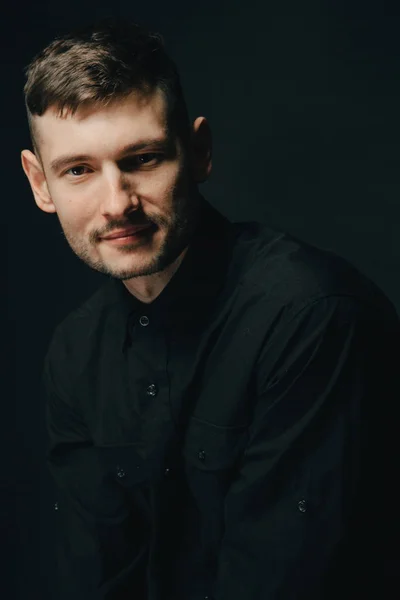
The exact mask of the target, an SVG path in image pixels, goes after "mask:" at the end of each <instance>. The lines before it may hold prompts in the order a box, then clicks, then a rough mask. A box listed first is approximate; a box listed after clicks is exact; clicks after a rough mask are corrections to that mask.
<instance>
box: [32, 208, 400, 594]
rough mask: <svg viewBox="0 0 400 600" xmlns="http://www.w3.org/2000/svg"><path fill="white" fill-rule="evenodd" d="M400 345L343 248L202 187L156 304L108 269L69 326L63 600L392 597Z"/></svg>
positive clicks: (390, 310) (55, 363)
mask: <svg viewBox="0 0 400 600" xmlns="http://www.w3.org/2000/svg"><path fill="white" fill-rule="evenodd" d="M399 355H400V322H399V319H398V316H397V314H396V311H395V309H394V307H393V305H392V303H391V302H390V301H389V300H388V299H387V297H386V296H385V295H384V294H383V293H382V291H381V290H380V289H379V288H378V287H377V286H376V285H375V284H374V283H372V282H371V281H370V280H369V279H368V278H367V277H365V276H364V275H363V274H361V273H360V272H359V271H358V270H356V269H355V268H354V267H353V266H351V265H350V264H349V263H348V262H347V261H346V260H345V259H343V258H341V257H339V256H337V255H336V254H335V253H334V252H332V251H329V250H326V249H321V248H316V247H315V246H312V245H310V244H307V243H305V242H304V241H300V240H298V239H296V238H295V237H293V236H291V235H289V234H287V233H284V232H280V231H277V230H275V229H272V228H270V227H268V226H267V225H264V224H260V223H256V222H246V223H243V222H241V223H231V222H230V221H229V220H228V219H226V218H225V217H224V216H223V215H221V214H220V213H219V212H218V211H217V210H216V209H215V208H213V207H212V206H211V205H210V204H209V203H208V202H207V201H205V200H204V202H203V209H202V213H201V220H200V222H199V225H198V228H197V230H196V233H195V235H194V237H193V240H192V242H191V244H190V246H189V250H188V252H187V254H186V255H185V257H184V260H183V262H182V264H181V265H180V267H179V269H178V270H177V272H176V273H175V275H174V276H173V277H172V279H171V280H170V282H169V283H168V285H167V286H166V287H165V288H164V290H163V291H162V293H161V294H160V295H159V296H158V297H157V298H156V299H155V300H154V301H153V302H152V303H150V304H145V303H142V302H140V301H139V300H138V299H136V298H135V297H134V296H132V295H131V294H130V293H129V292H128V291H127V289H126V288H125V286H124V285H123V283H122V282H121V281H118V280H114V279H111V278H105V283H104V285H102V286H101V287H100V289H99V290H98V291H97V292H96V293H95V294H94V295H93V296H92V297H91V298H90V299H88V300H87V301H86V302H85V303H84V304H83V305H82V306H81V307H79V309H77V310H74V311H73V312H72V313H71V314H69V315H68V316H67V318H66V319H65V320H64V321H63V322H61V323H60V324H59V325H58V326H57V327H56V329H55V332H54V335H53V338H52V341H51V343H50V346H49V350H48V353H47V355H46V358H45V363H44V377H43V381H44V385H45V390H46V402H47V405H46V406H47V409H46V418H47V426H48V433H49V450H48V464H49V468H50V471H51V473H52V476H53V477H54V480H55V482H56V486H57V488H56V489H57V508H58V511H57V517H56V522H57V564H58V572H57V579H58V582H59V589H58V591H57V593H56V596H55V598H56V600H67V599H68V600H100V599H102V600H105V599H107V600H127V599H130V600H205V599H207V598H208V599H210V600H211V599H213V600H322V599H324V600H325V599H327V598H329V599H330V598H332V599H333V598H335V600H336V599H339V598H340V599H341V600H343V599H344V598H352V599H354V598H358V597H360V598H361V597H363V596H364V595H365V594H367V595H368V594H369V592H372V589H376V595H375V596H368V597H376V598H380V599H381V598H383V597H384V590H383V587H384V577H383V574H384V569H385V565H387V564H389V562H388V561H391V560H393V557H394V548H393V547H392V542H391V540H392V538H393V539H394V540H396V536H397V535H398V524H399V521H398V517H397V512H398V508H397V505H396V502H397V499H396V500H395V496H394V490H392V489H390V485H391V482H392V481H393V480H394V479H395V477H394V473H395V472H394V471H393V469H394V468H396V469H397V467H398V451H397V446H396V444H395V439H396V437H395V434H396V431H397V421H396V414H397V404H398V401H399V399H400V394H399ZM391 431H393V432H394V435H391V433H390V432H391ZM397 470H398V469H397ZM392 509H393V511H392ZM372 586H375V588H373V587H372Z"/></svg>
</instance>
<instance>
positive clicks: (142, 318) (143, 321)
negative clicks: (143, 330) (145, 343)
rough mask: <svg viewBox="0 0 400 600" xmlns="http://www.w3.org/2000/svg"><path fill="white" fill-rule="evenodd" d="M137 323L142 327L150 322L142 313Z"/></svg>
mask: <svg viewBox="0 0 400 600" xmlns="http://www.w3.org/2000/svg"><path fill="white" fill-rule="evenodd" d="M139 323H140V324H141V325H142V326H143V327H147V325H148V324H149V323H150V321H149V318H148V317H146V315H143V316H141V317H140V319H139Z"/></svg>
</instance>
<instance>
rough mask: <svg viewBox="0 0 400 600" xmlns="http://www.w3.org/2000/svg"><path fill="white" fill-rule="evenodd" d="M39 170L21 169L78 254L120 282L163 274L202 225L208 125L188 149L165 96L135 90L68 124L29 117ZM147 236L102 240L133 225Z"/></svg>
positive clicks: (67, 119)
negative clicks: (201, 189) (199, 223)
mask: <svg viewBox="0 0 400 600" xmlns="http://www.w3.org/2000/svg"><path fill="white" fill-rule="evenodd" d="M33 121H34V128H35V132H36V139H37V143H38V147H39V151H40V158H41V162H40V161H39V160H38V159H37V157H36V156H35V155H34V154H33V153H32V152H30V151H29V150H24V151H23V152H22V164H23V168H24V170H25V173H26V175H27V177H28V179H29V182H30V184H31V187H32V191H33V194H34V197H35V201H36V203H37V205H38V206H39V208H40V209H41V210H43V211H45V212H56V213H57V216H58V218H59V221H60V224H61V227H62V230H63V232H64V235H65V237H66V239H67V241H68V243H69V245H70V247H71V249H72V250H73V252H74V253H75V254H76V255H77V256H78V257H79V258H80V259H82V260H83V261H84V262H85V263H86V264H87V265H88V266H89V267H91V268H93V269H95V270H97V271H100V272H101V273H104V274H107V275H110V276H112V277H115V278H117V279H125V280H126V279H130V278H135V277H139V276H146V275H151V274H154V273H158V272H160V271H162V270H163V269H165V268H166V267H167V266H168V265H170V264H171V263H172V262H173V261H174V260H175V259H177V257H178V256H179V255H180V254H181V253H182V252H183V251H184V249H185V248H186V246H187V244H188V243H189V242H190V237H191V234H192V232H193V229H194V227H195V225H196V220H197V214H198V213H197V209H198V206H199V198H200V197H199V194H198V191H197V183H198V182H200V181H204V180H205V179H206V178H207V176H208V174H209V172H210V169H211V158H210V157H211V151H210V147H209V143H208V142H209V135H208V127H207V122H206V120H205V119H204V118H203V117H199V118H198V119H197V120H196V121H195V123H194V125H193V132H192V140H194V141H192V146H191V147H190V148H183V147H182V144H181V142H180V141H179V139H178V138H177V136H176V135H175V133H174V132H173V131H171V130H169V129H168V127H167V125H168V124H167V110H166V102H165V98H164V95H163V93H162V92H161V91H160V90H156V91H155V92H154V93H152V94H140V93H138V92H135V93H132V94H131V95H129V96H127V97H125V98H123V99H118V100H114V101H113V102H112V103H110V104H109V105H108V106H98V105H93V104H92V105H88V106H82V107H81V108H79V110H78V111H77V112H76V113H74V114H73V115H71V114H69V115H67V116H63V117H62V118H61V117H60V116H58V114H57V111H56V110H55V109H54V108H51V109H48V110H47V111H46V112H45V113H44V115H42V116H40V117H38V116H35V117H33ZM142 225H150V227H149V228H148V229H145V230H143V233H138V234H137V235H136V236H134V237H130V238H129V237H127V238H125V239H123V238H120V239H117V240H115V239H114V240H110V239H104V237H105V236H110V235H113V234H115V233H117V232H118V231H120V230H122V229H124V228H127V227H129V226H131V227H132V226H142Z"/></svg>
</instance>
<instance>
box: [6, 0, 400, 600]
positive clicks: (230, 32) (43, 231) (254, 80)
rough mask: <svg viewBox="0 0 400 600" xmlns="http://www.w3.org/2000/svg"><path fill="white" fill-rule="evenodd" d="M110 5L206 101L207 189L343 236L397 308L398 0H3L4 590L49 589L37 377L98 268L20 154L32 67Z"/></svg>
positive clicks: (20, 593)
mask: <svg viewBox="0 0 400 600" xmlns="http://www.w3.org/2000/svg"><path fill="white" fill-rule="evenodd" d="M107 15H124V16H126V17H129V18H131V19H133V20H137V21H139V22H140V23H142V24H144V25H147V26H148V27H149V28H150V29H153V30H156V31H160V32H161V33H162V34H163V35H164V37H165V41H166V44H167V48H168V49H169V51H170V54H171V55H172V56H173V58H175V60H176V62H177V64H178V66H179V68H180V72H181V77H182V83H183V87H184V90H185V92H186V97H187V101H188V105H189V110H190V115H191V117H192V118H193V119H194V118H195V117H196V116H199V115H205V116H206V117H208V119H209V121H210V123H211V126H212V129H213V132H214V172H213V174H212V176H211V179H210V180H209V182H207V183H206V184H204V185H203V186H202V192H203V193H204V195H205V196H206V197H207V199H208V200H209V201H210V202H211V203H212V204H213V205H214V206H215V207H216V208H218V209H219V210H220V211H221V212H223V213H224V214H225V215H227V216H228V217H229V218H230V219H231V220H241V221H242V220H259V221H263V222H266V223H270V224H272V225H274V226H277V227H281V228H283V229H286V230H288V231H290V232H292V233H294V234H295V235H297V236H299V237H300V238H303V239H305V240H307V241H309V242H312V243H315V244H317V245H319V246H323V247H328V248H331V249H334V250H336V251H337V252H338V253H339V254H342V255H343V256H345V257H347V258H348V259H349V260H350V261H351V262H353V263H354V264H355V265H356V266H358V268H359V269H361V270H362V271H364V272H365V273H367V274H368V275H369V276H370V277H371V279H373V280H374V281H375V282H376V283H378V285H380V287H381V288H382V289H383V290H384V291H385V292H386V294H387V295H388V296H389V298H391V299H392V301H393V302H394V304H395V305H396V307H397V308H398V310H399V309H400V276H399V273H400V235H399V231H400V199H399V197H400V194H399V192H400V184H399V181H400V178H399V164H400V163H399V159H400V102H399V100H400V41H399V39H400V33H399V32H400V20H399V8H397V7H396V4H394V3H387V2H383V1H382V0H376V1H368V0H366V1H364V2H361V1H358V2H354V1H351V0H347V1H345V0H330V1H324V0H320V1H319V2H318V1H316V0H305V1H304V2H298V1H296V0H291V1H288V0H283V1H280V2H278V1H275V2H270V1H265V2H261V1H258V2H256V1H254V0H246V2H243V1H237V0H230V1H222V0H212V1H211V0H203V1H202V2H201V3H200V2H195V1H193V2H180V1H178V0H171V1H169V2H165V1H163V0H153V1H152V2H141V3H134V2H130V1H129V2H128V1H127V0H126V1H125V2H120V3H118V2H112V3H111V2H108V3H105V2H101V1H99V2H87V1H85V0H81V1H80V2H77V1H76V0H70V1H69V2H67V3H65V2H60V3H56V2H54V3H50V2H47V3H46V2H43V3H39V4H36V3H34V4H33V5H32V6H31V7H30V8H29V7H27V6H23V5H21V4H18V5H15V6H14V7H13V6H11V7H9V14H8V13H7V14H4V13H3V15H2V19H3V23H2V24H3V26H4V25H5V26H6V29H7V31H6V32H5V33H4V35H3V36H2V45H3V44H4V47H3V55H4V58H5V61H4V69H3V77H2V94H1V96H2V102H4V101H6V108H5V112H4V110H3V111H2V112H3V119H2V121H3V122H2V134H3V135H2V148H3V150H2V156H3V157H4V156H6V157H7V158H9V159H10V161H9V162H8V164H7V166H5V165H4V163H3V168H4V169H5V172H4V171H3V175H2V182H3V186H2V197H3V202H4V204H3V206H5V208H6V210H5V211H4V210H3V211H1V213H2V214H1V218H2V222H3V219H5V220H4V223H5V227H4V228H3V227H2V231H3V232H6V233H8V238H6V239H7V243H8V247H7V248H6V250H5V251H4V252H2V256H5V255H6V253H7V252H8V258H7V267H8V273H6V274H8V283H7V282H6V284H5V286H4V287H3V294H2V298H4V297H6V296H7V297H8V306H7V313H6V314H7V321H8V326H9V331H11V333H12V336H13V339H12V341H11V342H10V343H9V344H8V346H7V349H6V351H5V352H4V353H3V359H4V360H3V369H4V372H5V375H6V378H7V376H8V375H9V374H10V373H11V374H12V375H14V374H15V376H16V377H15V383H16V386H15V385H14V388H15V387H16V403H15V404H14V403H12V402H9V398H10V397H13V396H12V394H11V396H10V394H9V393H8V392H7V391H6V390H7V389H8V388H7V387H6V385H5V386H4V387H3V389H4V390H5V394H4V397H3V402H2V403H1V406H2V409H1V410H2V412H1V415H2V419H1V421H2V424H3V426H4V429H5V431H4V434H3V435H2V440H3V442H5V443H4V450H3V452H2V454H3V462H2V464H3V467H2V469H1V478H2V480H3V478H4V476H5V480H4V481H5V485H3V484H2V489H3V490H5V491H6V495H5V496H4V498H5V503H3V500H2V513H3V512H4V511H3V506H6V512H5V513H4V514H5V520H4V522H5V523H6V526H5V527H4V528H3V530H2V534H1V536H2V537H1V540H2V560H1V565H0V567H1V570H2V572H0V581H1V584H0V585H1V586H2V589H1V590H0V597H1V598H3V597H4V599H6V598H7V600H8V598H12V597H17V598H19V599H21V600H22V599H24V600H25V599H26V600H28V599H29V600H30V599H33V598H40V599H41V600H49V598H50V593H49V589H50V587H51V581H52V572H53V570H54V558H53V556H54V552H53V541H54V540H53V524H54V516H55V515H54V509H53V505H54V502H55V495H54V490H53V486H52V482H51V481H50V479H49V475H48V473H47V470H46V467H45V462H44V461H45V443H46V437H45V428H44V399H43V397H42V396H41V394H40V386H39V378H40V374H41V368H42V361H43V357H44V353H45V351H46V349H47V346H48V343H49V341H50V336H51V334H52V331H53V329H54V327H55V325H56V324H57V323H58V322H59V321H60V320H61V319H62V318H63V317H64V316H65V315H66V314H67V313H68V312H70V311H71V310H72V309H73V308H75V307H76V306H77V305H79V304H80V303H81V302H82V301H83V300H84V299H85V298H86V297H87V296H88V295H90V294H91V293H92V292H93V291H94V289H95V288H96V287H97V286H98V285H99V284H100V283H101V282H102V281H103V278H102V276H101V275H99V274H97V273H95V272H93V271H90V270H89V269H88V268H87V267H86V266H85V265H83V264H82V263H80V261H79V260H78V259H77V258H76V257H75V255H74V254H73V253H72V251H71V250H70V249H69V247H68V246H67V243H66V241H65V239H64V238H63V236H62V235H61V227H60V226H59V223H58V220H57V217H56V215H47V214H45V213H43V212H41V211H40V210H39V209H38V208H37V207H36V204H35V203H34V200H33V196H32V194H31V191H30V188H29V185H28V181H27V180H26V178H25V175H24V173H23V171H22V168H21V165H20V156H19V155H20V151H21V150H22V149H23V148H28V147H30V141H29V137H28V128H27V123H26V117H25V111H24V104H23V95H22V87H23V83H24V75H23V68H24V66H25V65H27V63H28V62H29V61H30V60H31V58H32V57H33V55H34V54H35V53H36V52H38V51H39V50H40V49H41V48H42V47H43V46H44V45H46V44H47V43H48V42H50V41H51V39H53V37H54V36H55V35H57V34H58V33H62V32H64V31H66V30H68V29H69V28H71V27H73V26H75V25H77V24H81V23H85V22H89V21H91V20H92V19H94V18H95V17H96V18H97V17H101V16H107ZM4 115H5V118H4ZM1 237H2V244H3V243H4V239H5V238H4V236H1ZM3 272H4V271H3ZM7 292H8V295H7ZM2 312H3V311H2ZM14 349H15V351H16V352H15V356H16V361H15V369H14V367H13V366H12V365H11V362H10V356H12V354H13V352H14ZM10 389H12V388H10ZM389 418H390V417H389ZM14 423H15V427H14ZM10 490H11V491H10ZM15 490H16V493H15ZM14 551H16V554H14ZM377 551H378V552H379V549H377ZM14 557H15V560H14ZM7 559H8V560H7ZM14 575H17V579H16V581H17V583H15V579H14V577H13V576H14ZM5 590H9V591H7V592H5Z"/></svg>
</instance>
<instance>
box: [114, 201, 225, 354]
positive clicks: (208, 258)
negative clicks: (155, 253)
mask: <svg viewBox="0 0 400 600" xmlns="http://www.w3.org/2000/svg"><path fill="white" fill-rule="evenodd" d="M234 238H235V228H234V225H233V223H231V222H230V221H229V220H228V219H227V218H226V217H225V216H224V215H222V214H221V213H220V212H219V211H218V210H217V209H215V208H214V207H213V206H211V204H210V203H209V202H208V201H207V200H205V199H204V198H202V204H201V210H200V215H199V221H198V224H197V227H196V230H195V232H194V234H193V237H192V240H191V242H190V244H189V247H188V250H187V252H186V254H185V256H184V258H183V260H182V262H181V264H180V266H179V268H178V269H177V271H176V272H175V273H174V275H173V276H172V278H171V279H170V281H169V282H168V284H167V285H166V286H165V288H164V289H163V290H162V292H161V293H160V294H159V296H157V298H156V299H155V300H154V301H153V302H151V303H149V304H146V303H144V302H141V301H140V300H139V299H138V298H136V297H135V296H133V295H132V294H131V293H130V292H129V291H128V290H127V288H126V287H125V285H124V284H123V282H122V281H120V280H118V279H110V280H109V281H108V282H107V284H106V290H105V292H106V294H107V296H108V298H111V300H112V305H113V316H114V323H113V326H114V327H116V328H117V331H118V333H117V335H118V336H120V342H121V345H122V346H123V347H125V344H126V343H129V340H130V329H131V325H132V320H133V319H135V318H138V317H139V316H141V315H146V316H148V318H149V319H150V320H151V321H152V323H153V324H154V323H156V325H160V326H162V327H168V326H170V327H172V326H174V327H184V328H187V327H188V326H190V325H191V324H193V323H194V324H196V323H197V324H198V325H199V324H200V322H201V318H202V316H203V315H206V314H207V312H208V311H209V310H210V309H211V308H212V304H213V301H214V300H215V299H216V297H217V295H218V292H219V291H220V289H221V288H222V285H223V283H224V280H225V277H226V274H227V271H228V268H229V265H230V262H231V260H230V259H231V255H232V249H233V243H234Z"/></svg>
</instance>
